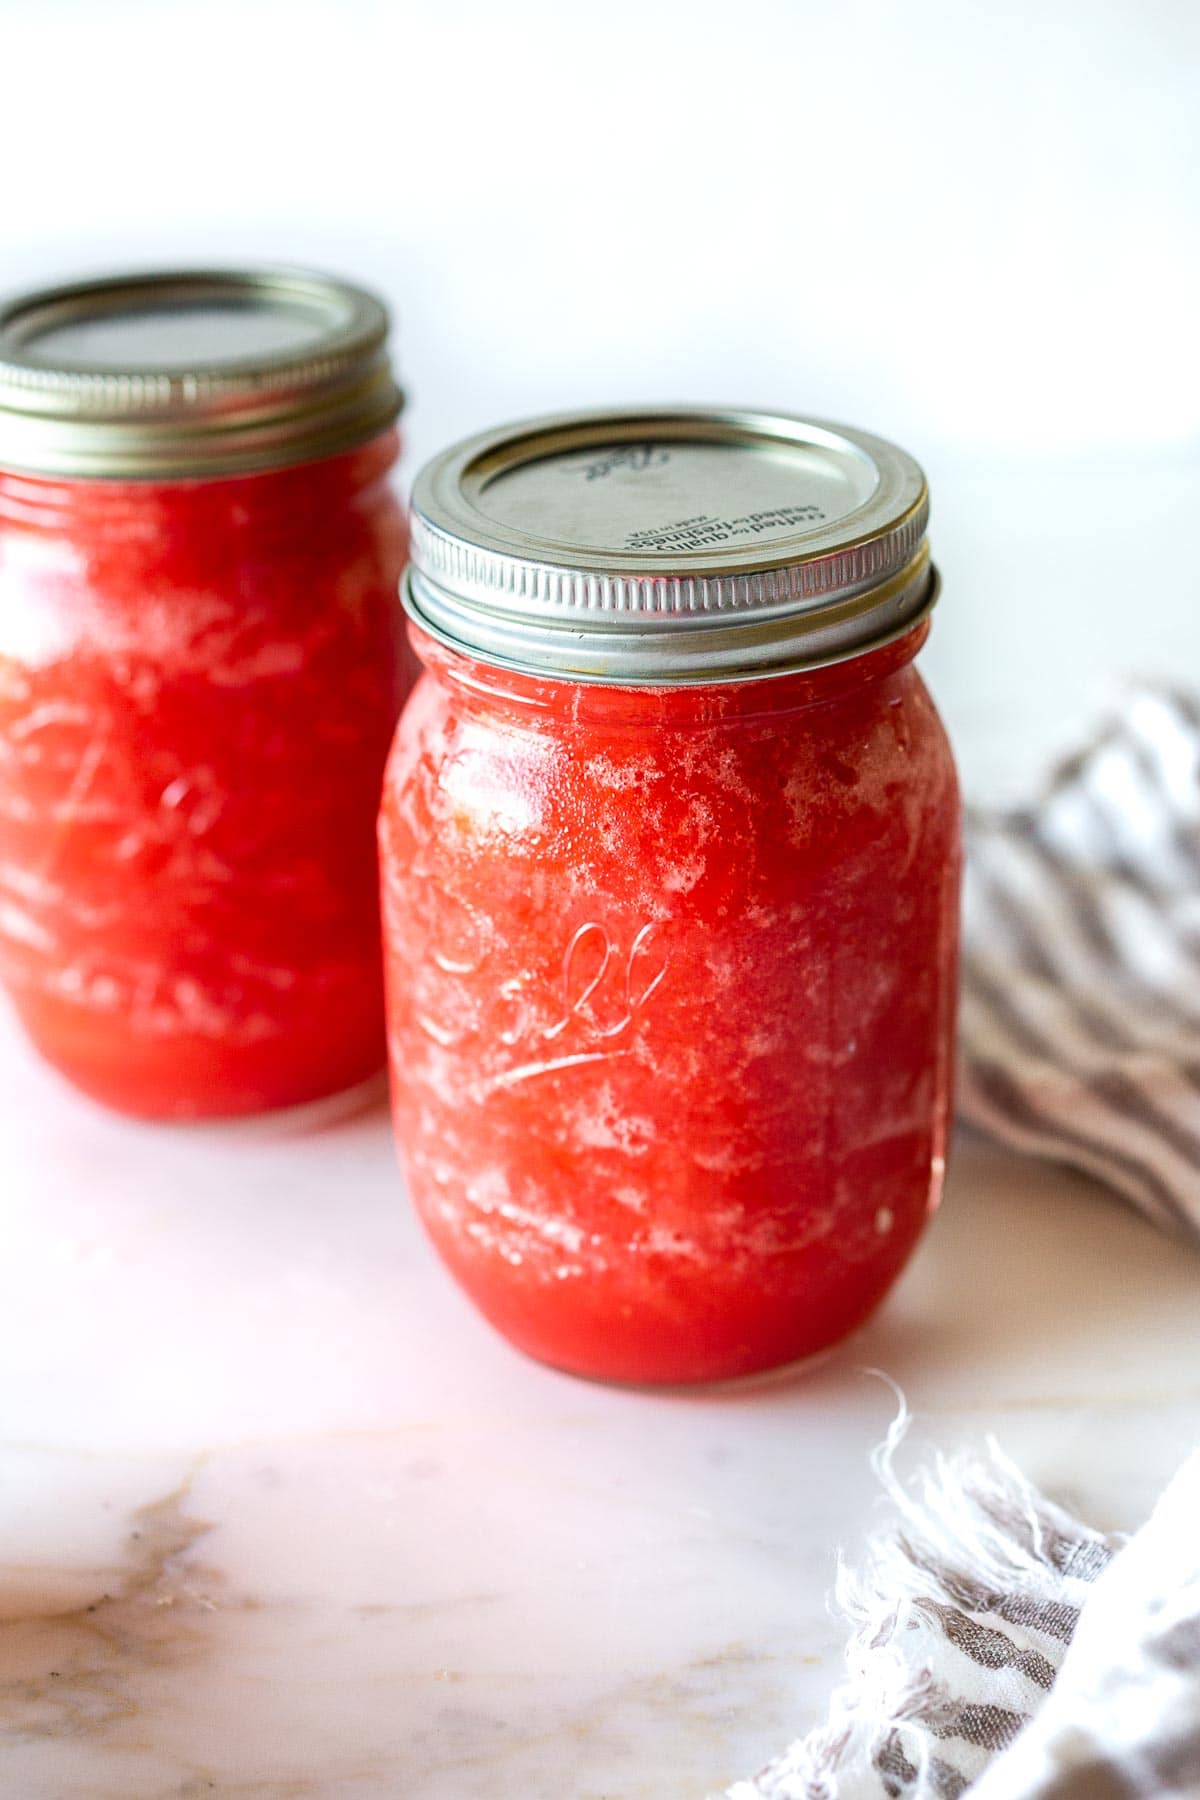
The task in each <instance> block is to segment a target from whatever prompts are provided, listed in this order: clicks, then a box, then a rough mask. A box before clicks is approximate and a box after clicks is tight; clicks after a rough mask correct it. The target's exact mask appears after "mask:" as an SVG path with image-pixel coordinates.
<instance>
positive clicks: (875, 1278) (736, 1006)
mask: <svg viewBox="0 0 1200 1800" xmlns="http://www.w3.org/2000/svg"><path fill="white" fill-rule="evenodd" d="M926 519H927V496H926V488H925V482H924V479H923V477H922V475H921V472H920V470H919V469H918V468H917V466H916V465H915V463H913V462H912V460H911V459H910V458H909V457H908V456H906V455H905V454H903V453H902V452H901V451H899V450H897V449H895V448H893V447H892V446H890V445H888V444H885V443H883V442H881V441H879V440H878V439H875V438H871V437H867V436H865V435H864V434H861V433H858V432H853V431H848V430H844V429H843V428H841V427H832V426H818V425H813V424H809V423H806V422H804V421H800V420H794V419H788V418H780V417H774V416H763V415H757V414H743V413H713V412H700V411H683V410H681V411H671V412H655V413H651V414H640V413H639V414H599V415H587V416H583V417H570V418H563V419H554V420H548V421H535V422H534V423H532V424H530V425H527V426H522V427H516V428H513V429H511V430H508V431H503V432H496V433H491V434H488V435H487V436H484V437H481V438H477V439H475V440H472V441H471V442H470V443H467V444H465V445H462V446H459V447H458V448H456V449H454V450H451V451H449V452H447V453H446V454H445V455H443V456H442V457H440V458H438V459H437V460H436V461H435V462H434V463H432V464H431V465H430V466H429V467H428V468H426V470H425V471H424V472H423V474H422V475H421V477H420V478H419V480H418V483H417V486H416V490H415V495H414V506H413V514H412V526H413V563H412V566H411V570H410V573H409V576H408V579H407V586H406V596H405V598H406V604H407V606H408V609H409V611H410V613H411V615H412V619H413V622H414V623H413V639H414V643H415V647H416V649H417V651H418V653H419V654H420V657H421V659H422V661H423V662H424V664H425V673H424V674H423V676H422V677H421V679H420V681H419V682H418V684H417V687H416V689H415V691H414V693H413V696H412V698H411V700H410V701H409V704H408V707H407V709H406V711H405V713H404V716H403V718H402V720H401V723H400V727H399V729H398V732H397V737H396V742H395V745H394V748H393V751H392V756H391V760H390V763H389V767H388V773H387V776H386V779H385V786H384V800H383V808H382V813H381V820H380V843H381V854H382V871H383V899H384V940H385V970H386V979H387V994H388V1014H389V1042H390V1051H391V1078H392V1090H393V1096H394V1111H395V1123H396V1130H397V1135H398V1138H399V1143H400V1148H401V1154H402V1160H403V1163H404V1168H405V1172H406V1176H407V1181H408V1186H409V1190H410V1193H411V1195H412V1198H413V1200H414V1201H415V1204H416V1206H417V1209H418V1211H419V1213H420V1215H421V1218H422V1219H423V1221H424V1223H425V1226H426V1228H427V1229H428V1231H429V1234H430V1236H431V1237H432V1239H433V1241H434V1243H435V1244H436V1246H437V1248H438V1249H439V1251H440V1252H441V1254H442V1256H443V1257H444V1259H445V1260H446V1262H447V1263H448V1264H449V1266H450V1268H451V1270H452V1271H453V1272H454V1274H455V1275H456V1276H457V1278H458V1280H459V1281H460V1282H461V1284H462V1286H463V1287H464V1288H465V1289H466V1291H467V1292H468V1294H469V1295H470V1296H471V1297H472V1298H473V1300H474V1301H475V1302H476V1304H477V1305H478V1306H479V1308H480V1309H481V1310H482V1312H483V1313H484V1314H485V1315H486V1316H487V1317H488V1318H489V1319H490V1320H491V1321H492V1322H493V1324H495V1325H496V1326H498V1327H499V1329H500V1330H501V1331H502V1332H503V1333H505V1335H506V1336H507V1337H509V1338H510V1339H511V1340H512V1341H513V1342H514V1343H515V1344H517V1345H519V1346H520V1347H521V1348H522V1349H523V1350H526V1351H528V1352H529V1353H531V1354H532V1355H533V1356H536V1357H539V1358H541V1359H543V1360H544V1361H546V1362H549V1363H552V1364H555V1365H557V1366H559V1367H561V1368H564V1369H568V1370H572V1371H574V1372H576V1373H579V1374H583V1375H589V1376H595V1377H601V1378H607V1379H612V1380H620V1381H632V1382H694V1381H711V1380H715V1379H721V1378H727V1377H732V1376H739V1375H745V1374H748V1373H751V1372H753V1371H757V1370H761V1369H765V1368H769V1367H772V1366H776V1365H781V1364H785V1363H788V1362H791V1361H794V1360H797V1359H800V1358H804V1357H807V1356H809V1355H811V1354H813V1353H814V1352H817V1351H820V1350H822V1349H823V1348H825V1347H826V1346H828V1345H830V1344H832V1343H834V1342H835V1341H836V1340H837V1339H839V1338H841V1337H842V1336H844V1335H845V1334H846V1333H847V1332H849V1331H850V1330H852V1329H853V1328H854V1327H855V1326H856V1325H858V1324H860V1323H861V1322H862V1321H863V1320H864V1319H865V1318H866V1317H867V1315H868V1314H869V1313H870V1312H871V1311H872V1310H873V1308H874V1307H875V1306H876V1305H877V1304H878V1303H879V1301H880V1300H881V1299H882V1297H883V1296H884V1295H885V1294H886V1292H887V1291H888V1289H889V1288H890V1287H891V1285H892V1283H893V1282H894V1281H895V1279H896V1277H897V1275H898V1274H899V1272H900V1270H901V1269H902V1268H903V1266H904V1264H905V1262H906V1260H907V1259H908V1257H909V1255H910V1253H911V1251H912V1249H913V1247H914V1245H915V1243H916V1241H917V1239H918V1237H919V1236H920V1233H921V1231H922V1228H923V1226H924V1225H925V1223H926V1220H927V1219H928V1218H929V1216H930V1213H931V1211H932V1210H933V1208H934V1207H935V1205H936V1203H937V1200H938V1197H939V1193H940V1189H941V1183H942V1175H943V1169H944V1159H945V1151H946V1136H947V1126H948V1121H949V1115H950V1100H951V1083H952V1065H953V1042H954V1023H955V986H956V957H957V928H958V888H959V859H960V850H959V840H960V807H959V798H958V788H957V782H956V777H955V771H954V764H953V760H952V757H951V754H950V749H949V746H948V744H947V740H946V736H945V733H944V731H943V728H942V726H941V723H940V721H939V719H938V716H937V713H936V711H935V710H934V707H933V704H932V702H931V700H930V698H929V695H928V693H927V691H926V689H925V687H924V685H923V683H922V681H921V678H920V676H919V675H918V673H917V671H916V669H915V668H914V666H913V657H914V656H915V654H916V652H917V651H918V650H919V649H920V646H921V644H922V643H923V642H924V640H925V637H926V634H927V632H928V629H929V622H928V615H929V611H930V608H931V606H932V605H933V602H934V599H935V597H936V591H937V584H936V577H935V575H934V574H933V571H932V568H931V565H930V562H929V553H928V547H927V543H926Z"/></svg>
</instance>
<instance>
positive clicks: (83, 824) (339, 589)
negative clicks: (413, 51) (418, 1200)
mask: <svg viewBox="0 0 1200 1800" xmlns="http://www.w3.org/2000/svg"><path fill="white" fill-rule="evenodd" d="M386 332H387V316H386V313H385V312H384V309H383V307H382V306H381V305H380V304H379V303H378V301H376V300H375V299H373V298H372V297H371V296H370V295H368V294H365V293H363V292H361V291H360V290H358V289H356V288H352V287H348V286H346V285H345V284H343V283H341V282H337V281H331V280H328V279H325V278H324V277H320V276H313V275H306V274H301V273H299V272H293V271H263V272H252V273H245V274H241V273H227V274H219V273H197V274H181V275H158V276H150V277H143V276H137V277H130V278H124V279H115V280H111V281H103V282H94V283H84V284H80V285H78V286H74V287H69V288H61V289H57V290H53V291H46V292H43V293H37V294H29V295H25V296H23V297H21V298H19V299H17V300H15V301H13V302H10V303H9V304H8V305H7V306H6V307H5V308H3V310H0V978H2V979H3V982H4V984H5V986H6V987H7V988H8V991H9V993H10V994H11V996H12V999H13V1000H14V1001H15V1003H16V1007H17V1011H18V1013H19V1015H20V1018H21V1020H22V1021H23V1023H24V1026H25V1029H26V1031H27V1032H28V1034H29V1036H30V1038H31V1039H32V1040H33V1042H34V1044H35V1045H36V1046H37V1048H38V1049H39V1050H40V1051H41V1052H42V1053H43V1055H44V1056H45V1057H46V1058H47V1059H48V1060H49V1061H50V1062H51V1063H53V1064H54V1065H55V1066H56V1067H57V1068H58V1069H59V1070H60V1071H61V1072H62V1073H63V1074H64V1075H66V1076H68V1077H69V1078H70V1079H71V1080H72V1081H74V1082H75V1083H76V1084H77V1085H78V1086H79V1087H81V1088H83V1089H84V1090H85V1091H86V1092H88V1093H89V1094H92V1095H93V1096H95V1097H96V1098H98V1099H100V1100H102V1101H105V1102H107V1103H108V1104H109V1105H111V1106H114V1107H116V1108H118V1109H120V1110H122V1111H125V1112H130V1113H136V1114H142V1115H147V1116H152V1117H161V1118H200V1117H205V1116H214V1115H217V1116H219V1115H232V1114H239V1113H247V1112H252V1111H256V1110H259V1109H263V1108H268V1107H277V1106H285V1105H290V1104H294V1103H299V1102H302V1101H308V1100H312V1099H315V1098H317V1097H319V1096H322V1095H326V1094H330V1093H333V1092H336V1091H338V1090H340V1089H343V1088H346V1087H349V1086H352V1085H354V1084H356V1083H358V1082H360V1081H362V1080H364V1079H365V1078H367V1077H368V1076H370V1075H371V1074H372V1073H373V1072H374V1071H376V1070H377V1069H378V1068H379V1067H381V1066H382V1062H383V1058H384V1034H383V1002H382V979H381V968H380V955H379V923H378V900H377V893H378V878H377V865H376V858H375V844H374V820H375V814H376V811H377V807H378V800H379V792H380V785H381V780H382V774H383V765H384V760H385V757H386V753H387V745H388V742H389V740H390V736H391V732H392V728H393V726H394V724H395V720H396V716H397V713H398V711H399V707H400V702H401V699H402V697H403V687H404V681H403V675H402V671H403V670H404V668H405V667H406V666H407V665H406V663H405V661H404V655H405V652H404V646H403V641H402V640H403V632H402V615H401V614H400V609H399V602H398V598H397V589H398V580H399V575H400V571H401V569H402V567H403V562H404V557H405V554H406V531H405V523H404V516H403V512H402V509H401V507H400V505H399V502H398V500H397V499H396V497H395V495H394V494H393V492H392V488H391V486H390V481H389V476H390V472H391V470H392V467H393V464H394V463H395V460H396V457H397V453H398V439H397V436H396V431H395V419H396V416H397V414H398V412H399V408H400V395H399V392H398V390H397V388H396V386H395V383H394V381H393V379H392V375H391V372H390V369H389V365H388V360H387V353H386V348H385V338H386Z"/></svg>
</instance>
